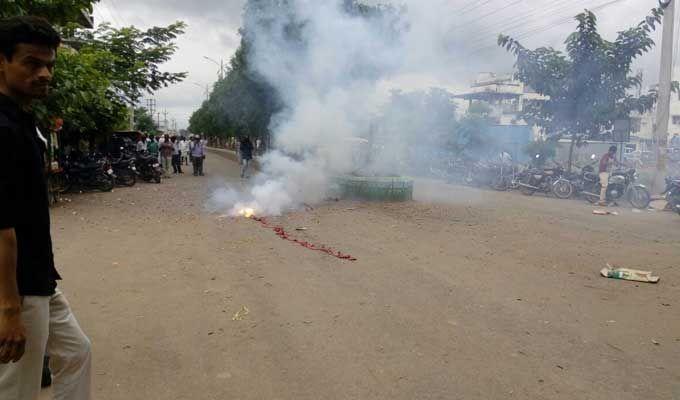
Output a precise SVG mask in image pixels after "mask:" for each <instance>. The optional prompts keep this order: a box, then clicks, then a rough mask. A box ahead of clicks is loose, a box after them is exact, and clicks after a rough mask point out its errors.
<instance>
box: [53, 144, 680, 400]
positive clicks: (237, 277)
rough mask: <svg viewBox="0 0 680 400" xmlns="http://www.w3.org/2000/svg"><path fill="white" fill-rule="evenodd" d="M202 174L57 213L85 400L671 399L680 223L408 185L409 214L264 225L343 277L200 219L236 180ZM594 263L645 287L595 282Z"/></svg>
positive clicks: (351, 208)
mask: <svg viewBox="0 0 680 400" xmlns="http://www.w3.org/2000/svg"><path fill="white" fill-rule="evenodd" d="M206 169H207V176H206V177H203V178H195V177H193V176H191V174H185V175H183V176H180V177H175V178H173V179H170V180H167V181H165V182H164V183H163V184H161V185H153V184H144V183H140V184H138V185H137V186H135V187H133V188H129V189H116V190H115V191H114V192H113V193H95V194H86V195H69V196H66V197H68V198H69V199H70V202H64V203H62V204H61V205H60V206H58V207H56V208H55V209H53V236H54V240H55V246H56V249H55V252H56V260H57V263H58V265H59V266H60V270H61V272H62V275H63V277H64V279H65V280H64V282H63V283H62V284H61V287H62V289H63V290H64V291H65V293H66V294H67V296H68V297H69V299H70V301H71V304H72V307H73V309H74V311H75V312H76V314H77V316H78V318H79V320H80V322H81V325H82V326H83V328H84V329H85V331H86V332H87V333H88V334H89V335H90V336H91V338H92V341H93V351H94V371H95V374H94V389H95V398H96V399H99V400H130V399H149V400H153V399H158V400H170V399H196V400H212V399H215V400H218V399H219V400H223V399H233V400H236V399H243V400H245V399H249V400H250V399H252V400H261V399H290V400H303V399H310V400H312V399H313V400H318V399H362V400H366V399H404V400H413V399H466V400H470V399H479V400H482V399H485V400H486V399H507V398H512V399H565V400H567V399H569V400H572V399H592V400H598V399H602V400H604V399H618V400H639V399H670V398H672V395H673V394H675V395H676V396H678V395H680V369H679V368H678V360H679V359H680V318H679V317H680V270H679V269H678V260H680V217H678V216H677V215H672V214H668V213H662V212H642V213H634V212H632V210H631V209H630V208H621V209H619V211H620V212H621V214H620V215H618V216H595V215H592V213H591V212H592V207H591V206H588V205H586V204H585V203H583V202H580V201H558V200H555V199H549V198H542V197H531V198H528V197H525V196H522V195H520V194H518V193H495V192H490V191H480V190H476V189H470V188H459V187H454V186H448V185H443V184H439V183H436V182H420V183H419V185H418V186H417V189H416V190H417V197H418V200H419V201H417V202H412V203H407V204H366V203H356V202H347V201H340V202H329V203H326V204H322V205H319V206H317V207H316V208H315V209H313V210H308V211H299V212H294V213H290V214H287V215H285V216H283V217H280V218H274V219H272V223H276V224H278V225H281V226H284V227H285V228H286V229H287V230H289V231H290V232H292V234H293V235H295V236H296V237H299V238H301V239H305V240H309V241H310V242H313V243H319V244H325V245H329V246H332V247H334V248H336V249H338V250H340V251H342V252H345V253H349V254H351V255H353V256H355V257H357V258H358V261H356V262H348V261H341V260H338V259H336V258H332V257H329V256H327V255H324V254H322V253H319V252H313V251H309V250H307V249H304V248H302V247H300V246H296V245H294V244H293V243H290V242H287V241H284V240H281V239H280V238H278V237H277V236H276V235H275V234H274V233H273V232H272V231H271V230H269V229H265V228H264V227H262V226H261V225H260V224H258V223H256V222H255V221H252V220H247V219H238V220H233V219H220V218H218V214H213V213H209V212H207V211H205V204H206V200H207V198H208V195H209V193H210V192H211V190H212V189H213V188H215V187H218V186H219V185H223V184H224V182H225V181H226V182H230V183H231V184H232V185H239V183H238V178H237V176H238V171H237V165H236V164H234V163H232V162H230V161H228V160H226V159H224V158H222V157H220V156H217V155H214V154H211V155H210V156H209V158H208V160H207V164H206ZM297 227H305V228H307V230H305V231H296V230H295V228H297ZM607 262H610V263H614V264H617V265H620V266H625V267H629V268H638V269H651V270H653V271H654V272H655V273H657V274H658V275H660V276H661V282H660V283H659V284H657V285H650V284H642V283H639V284H638V283H633V282H625V281H617V280H611V279H605V278H602V277H600V276H599V270H600V269H601V268H603V267H604V266H605V264H606V263H607ZM244 306H245V308H244ZM246 309H247V311H246ZM239 311H240V313H239ZM237 313H239V315H235V314H237ZM48 396H49V394H48V393H45V396H44V397H45V398H47V397H48Z"/></svg>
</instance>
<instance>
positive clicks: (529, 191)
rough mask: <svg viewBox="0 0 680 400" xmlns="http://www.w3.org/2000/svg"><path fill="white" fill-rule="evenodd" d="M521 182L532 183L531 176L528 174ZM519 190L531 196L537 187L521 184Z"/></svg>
mask: <svg viewBox="0 0 680 400" xmlns="http://www.w3.org/2000/svg"><path fill="white" fill-rule="evenodd" d="M520 182H521V183H524V184H526V185H531V184H532V179H531V176H527V177H524V178H522V180H521V181H520ZM519 190H520V191H521V192H522V194H524V195H526V196H531V195H533V194H534V193H536V189H533V188H530V187H526V186H524V185H519Z"/></svg>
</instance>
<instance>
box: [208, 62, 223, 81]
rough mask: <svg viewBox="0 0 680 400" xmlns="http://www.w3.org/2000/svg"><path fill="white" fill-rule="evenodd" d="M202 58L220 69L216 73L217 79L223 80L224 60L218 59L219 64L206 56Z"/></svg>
mask: <svg viewBox="0 0 680 400" xmlns="http://www.w3.org/2000/svg"><path fill="white" fill-rule="evenodd" d="M203 58H205V59H206V60H208V61H210V62H211V63H213V64H216V65H217V66H218V67H220V69H219V70H218V71H217V77H218V78H219V79H220V80H222V79H224V59H222V58H220V62H217V61H215V60H214V59H212V58H210V57H208V56H203Z"/></svg>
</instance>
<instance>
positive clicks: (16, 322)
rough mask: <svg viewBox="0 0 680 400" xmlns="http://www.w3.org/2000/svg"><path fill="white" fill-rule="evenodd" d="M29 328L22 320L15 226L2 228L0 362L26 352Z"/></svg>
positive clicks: (0, 252)
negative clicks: (26, 327)
mask: <svg viewBox="0 0 680 400" xmlns="http://www.w3.org/2000/svg"><path fill="white" fill-rule="evenodd" d="M25 344H26V329H25V328H24V325H23V323H22V322H21V297H20V296H19V288H18V286H17V238H16V234H15V232H14V228H10V229H2V230H0V364H6V363H9V362H17V361H19V360H20V359H21V357H22V356H23V355H24V346H25Z"/></svg>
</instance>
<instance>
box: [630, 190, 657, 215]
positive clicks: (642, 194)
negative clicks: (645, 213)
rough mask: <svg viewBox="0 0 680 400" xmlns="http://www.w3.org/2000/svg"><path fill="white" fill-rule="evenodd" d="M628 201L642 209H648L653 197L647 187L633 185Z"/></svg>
mask: <svg viewBox="0 0 680 400" xmlns="http://www.w3.org/2000/svg"><path fill="white" fill-rule="evenodd" d="M628 201H630V204H631V205H632V206H633V207H635V208H638V209H640V210H646V209H647V207H649V203H650V202H651V201H652V197H651V196H650V195H649V192H648V191H647V189H645V188H641V187H637V186H636V187H633V188H632V189H631V190H630V193H629V194H628Z"/></svg>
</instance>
